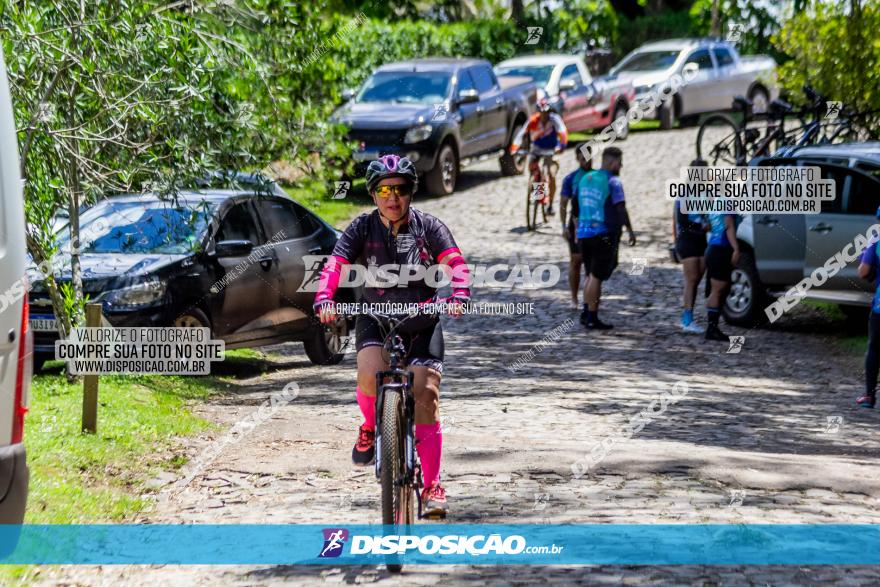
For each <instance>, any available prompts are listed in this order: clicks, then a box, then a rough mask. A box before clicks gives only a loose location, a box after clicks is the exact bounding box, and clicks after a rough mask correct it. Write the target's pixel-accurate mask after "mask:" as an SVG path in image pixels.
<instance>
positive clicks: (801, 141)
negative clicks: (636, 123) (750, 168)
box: [697, 86, 864, 165]
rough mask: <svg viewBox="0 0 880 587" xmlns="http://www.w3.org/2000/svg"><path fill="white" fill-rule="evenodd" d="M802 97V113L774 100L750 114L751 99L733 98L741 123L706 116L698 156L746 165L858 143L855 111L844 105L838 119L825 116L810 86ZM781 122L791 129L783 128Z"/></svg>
mask: <svg viewBox="0 0 880 587" xmlns="http://www.w3.org/2000/svg"><path fill="white" fill-rule="evenodd" d="M804 95H805V96H806V97H807V100H808V102H809V104H810V105H809V106H808V107H806V108H804V109H801V110H799V111H795V109H794V108H793V107H792V106H791V105H790V104H788V103H787V102H784V101H782V100H773V101H772V102H771V103H770V109H769V110H768V111H767V112H760V113H753V112H752V103H751V101H750V100H748V99H747V98H744V97H742V96H737V97H736V98H734V100H733V104H732V107H733V110H735V111H740V112H741V113H742V122H740V123H737V122H736V121H735V120H734V119H733V118H731V117H730V116H728V115H727V114H722V113H715V114H712V115H710V116H708V117H707V118H706V120H704V121H703V123H702V124H701V125H700V130H699V132H698V133H697V158H698V159H703V160H705V161H707V162H708V164H709V165H746V164H748V162H749V161H750V160H751V159H753V158H754V157H765V156H768V155H773V154H774V153H779V152H780V151H782V150H783V149H784V148H786V147H800V146H803V145H823V144H836V143H842V142H846V141H851V140H859V137H860V136H861V135H862V134H863V132H864V131H862V130H859V129H857V128H856V127H855V126H854V125H853V124H852V122H851V118H852V117H854V116H856V114H855V113H853V112H850V111H849V110H847V109H846V108H845V107H844V108H842V109H841V111H840V113H839V115H838V117H837V118H827V117H826V113H827V112H826V104H827V100H826V98H825V97H824V96H822V95H821V94H819V93H818V92H816V91H815V90H813V88H811V87H810V86H804ZM807 119H809V120H810V121H809V122H806V120H807ZM786 120H790V121H791V122H794V123H795V126H794V127H792V126H789V128H788V129H786V127H785V123H786Z"/></svg>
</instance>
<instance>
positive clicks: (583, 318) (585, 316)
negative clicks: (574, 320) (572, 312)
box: [580, 312, 587, 326]
mask: <svg viewBox="0 0 880 587" xmlns="http://www.w3.org/2000/svg"><path fill="white" fill-rule="evenodd" d="M580 321H581V324H583V325H584V326H586V325H587V315H586V314H585V313H583V312H581V317H580Z"/></svg>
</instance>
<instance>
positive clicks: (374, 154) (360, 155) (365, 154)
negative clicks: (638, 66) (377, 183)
mask: <svg viewBox="0 0 880 587" xmlns="http://www.w3.org/2000/svg"><path fill="white" fill-rule="evenodd" d="M352 157H354V160H355V161H373V160H374V159H378V158H379V151H356V152H355V153H354V154H353V155H352Z"/></svg>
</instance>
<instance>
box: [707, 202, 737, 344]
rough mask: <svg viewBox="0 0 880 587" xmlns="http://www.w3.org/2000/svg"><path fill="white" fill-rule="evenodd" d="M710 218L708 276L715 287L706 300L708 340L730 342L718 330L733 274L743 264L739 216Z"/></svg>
mask: <svg viewBox="0 0 880 587" xmlns="http://www.w3.org/2000/svg"><path fill="white" fill-rule="evenodd" d="M708 219H709V248H707V249H706V273H708V274H709V280H710V281H709V282H710V285H711V289H710V293H709V299H708V300H707V301H706V320H707V322H708V326H707V327H706V340H723V341H725V342H728V341H729V340H730V339H729V338H728V337H727V335H725V334H724V333H723V332H721V329H720V328H719V327H718V319H719V318H720V317H721V304H723V303H724V300H725V299H726V298H727V291H728V289H730V274H731V273H732V272H733V268H734V267H735V266H736V264H737V263H739V242H737V240H736V214H723V213H716V212H713V213H711V214H708Z"/></svg>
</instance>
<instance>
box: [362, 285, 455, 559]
mask: <svg viewBox="0 0 880 587" xmlns="http://www.w3.org/2000/svg"><path fill="white" fill-rule="evenodd" d="M437 303H439V302H438V301H437V300H431V301H429V302H428V303H427V304H424V305H422V306H420V307H419V309H418V310H416V311H413V312H410V313H408V314H404V315H391V314H381V313H379V312H372V311H366V312H363V315H365V316H369V317H370V318H372V319H373V320H376V322H377V323H378V324H379V327H380V328H382V329H383V332H384V333H385V342H384V344H383V348H384V350H385V352H387V353H388V355H389V360H388V364H389V365H388V370H386V371H379V372H378V373H376V390H377V393H376V478H377V479H378V480H379V483H380V484H381V486H382V524H384V525H386V526H398V527H401V529H400V530H399V531H395V534H406V533H407V530H406V527H407V526H410V525H412V524H414V523H415V520H416V514H418V518H419V519H421V518H422V497H421V495H422V494H421V489H422V485H423V483H422V468H421V464H420V463H419V458H418V453H417V452H416V449H415V435H414V425H415V396H414V394H413V374H412V372H410V371H407V370H406V360H405V357H406V348H405V347H404V344H403V338H402V337H401V336H400V334H398V332H399V329H400V326H401V325H402V324H403V323H404V322H406V321H407V320H409V319H410V318H414V317H416V316H420V315H426V314H429V313H431V312H432V311H433V310H434V309H436V306H435V304H437ZM385 564H386V566H387V567H388V570H389V571H391V572H393V573H398V572H400V570H401V569H402V568H403V565H401V564H400V559H399V558H397V557H396V556H394V555H389V556H388V557H387V558H386V563H385Z"/></svg>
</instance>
